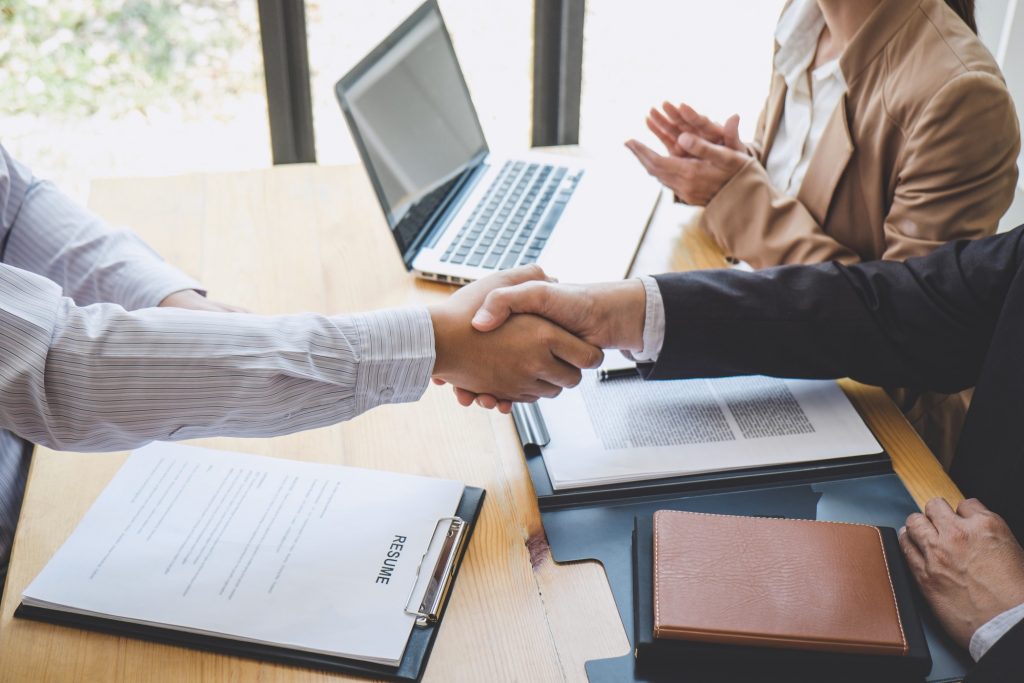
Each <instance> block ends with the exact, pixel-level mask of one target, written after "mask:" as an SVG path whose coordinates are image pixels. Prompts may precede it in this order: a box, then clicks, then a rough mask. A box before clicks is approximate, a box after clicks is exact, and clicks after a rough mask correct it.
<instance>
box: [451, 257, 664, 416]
mask: <svg viewBox="0 0 1024 683" xmlns="http://www.w3.org/2000/svg"><path fill="white" fill-rule="evenodd" d="M645 304H646V294H645V293H644V288H643V285H642V284H641V283H640V281H639V280H627V281H624V282H615V283H608V284H599V285H586V286H584V285H562V284H555V283H553V282H550V281H548V280H547V279H546V278H545V277H544V275H543V271H541V270H540V268H537V267H526V268H517V269H515V270H511V271H507V272H505V273H499V274H497V275H492V276H490V277H487V278H484V279H483V280H480V281H478V282H476V283H474V284H472V285H468V286H466V287H464V288H463V289H462V290H460V291H459V292H457V293H455V294H454V295H452V297H451V299H449V300H448V301H447V302H446V303H445V304H444V305H443V306H439V307H436V308H435V309H431V315H432V316H433V317H434V326H435V337H436V338H437V340H438V341H437V365H436V366H435V368H434V381H435V382H436V383H438V384H443V383H446V382H447V383H450V384H452V385H453V387H454V388H455V395H456V397H457V399H458V401H459V403H461V404H462V405H464V406H468V405H470V404H472V403H473V402H476V403H478V404H479V405H481V406H483V407H485V408H497V409H499V410H500V411H502V412H504V413H507V412H509V411H510V410H511V409H512V402H513V401H535V400H537V398H540V397H545V398H548V397H553V396H556V395H558V393H559V392H560V391H561V390H562V388H568V387H574V386H576V385H577V384H579V382H580V379H581V373H580V369H582V368H594V367H597V366H598V365H600V364H601V361H602V360H603V357H604V356H603V353H602V352H601V349H622V350H632V351H639V350H640V349H641V348H642V346H643V326H644V315H645V308H644V306H645ZM448 307H450V308H451V309H452V311H451V312H450V313H444V314H442V311H441V310H440V309H442V308H448ZM470 321H472V326H470V325H469V324H468V323H469V322H470ZM449 322H450V325H449V324H448V323H449ZM449 335H451V336H452V341H451V342H449V341H446V339H447V338H448V337H449ZM448 343H451V344H452V345H453V348H456V349H458V351H457V352H456V353H457V361H458V362H457V363H456V364H457V365H460V366H461V367H460V368H459V369H452V368H451V362H452V361H451V359H450V356H451V353H452V351H451V349H445V348H443V347H444V346H446V345H447V344H448Z"/></svg>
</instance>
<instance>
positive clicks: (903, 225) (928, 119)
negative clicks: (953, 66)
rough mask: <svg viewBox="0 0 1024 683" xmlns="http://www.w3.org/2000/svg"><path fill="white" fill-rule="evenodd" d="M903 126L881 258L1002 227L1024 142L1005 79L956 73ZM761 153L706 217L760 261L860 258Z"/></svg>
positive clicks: (730, 246)
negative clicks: (784, 187)
mask: <svg viewBox="0 0 1024 683" xmlns="http://www.w3.org/2000/svg"><path fill="white" fill-rule="evenodd" d="M759 125H763V124H759ZM903 133H904V135H905V136H906V140H905V142H904V143H903V148H902V153H901V155H900V157H899V158H898V159H897V161H896V168H895V170H894V171H893V174H894V179H893V184H894V189H893V196H892V203H891V204H890V205H889V207H888V212H887V213H886V215H885V217H884V220H883V221H882V230H883V231H884V234H885V245H886V247H885V250H884V251H883V253H882V258H886V259H893V260H902V259H906V258H909V257H911V256H921V255H924V254H927V253H929V252H931V251H932V250H934V249H935V248H936V247H938V246H939V245H940V244H943V243H945V242H948V241H951V240H954V239H961V238H977V237H982V236H985V235H990V234H992V233H994V232H995V230H996V226H997V225H998V223H999V219H1000V218H1001V217H1002V215H1003V213H1004V212H1005V211H1006V209H1007V208H1008V207H1009V205H1010V202H1011V201H1012V200H1013V196H1014V187H1015V183H1016V179H1017V153H1018V152H1019V150H1020V133H1019V131H1018V126H1017V115H1016V112H1015V110H1014V107H1013V101H1012V100H1011V99H1010V96H1009V93H1008V92H1007V90H1006V86H1005V85H1004V84H1003V82H1002V81H1001V80H999V78H998V77H997V76H994V75H992V74H986V73H980V72H967V73H965V74H963V75H961V76H958V77H957V78H955V79H953V80H952V81H950V82H949V84H947V85H946V86H945V87H943V88H942V89H941V90H940V91H939V92H938V93H936V94H935V95H934V96H933V97H932V98H931V100H930V101H929V102H928V104H927V106H926V107H925V108H924V111H923V112H922V113H921V114H920V116H918V117H917V118H916V119H915V125H914V128H913V130H908V131H903ZM754 151H757V152H759V153H760V156H759V157H758V158H757V159H751V160H750V161H749V162H747V164H746V165H745V166H744V167H743V168H742V169H741V170H740V171H739V172H737V173H736V175H735V176H733V177H732V178H731V179H730V180H729V182H728V183H726V185H725V186H724V187H723V188H722V189H721V190H720V191H719V193H718V194H717V195H715V197H714V198H713V199H712V200H711V202H709V203H708V206H707V208H706V210H705V212H704V224H705V225H706V226H707V228H708V230H709V231H710V232H711V233H712V234H713V235H714V236H715V238H716V239H717V240H718V241H719V243H720V244H722V245H723V247H725V248H726V249H727V250H728V251H729V252H730V253H731V254H732V255H733V256H735V257H737V258H740V259H743V260H744V261H748V262H749V263H750V264H752V265H753V266H755V267H757V268H764V267H768V266H773V265H780V264H795V263H820V262H824V261H840V262H843V263H856V262H857V261H860V260H861V256H860V255H858V254H857V253H855V252H854V251H853V250H851V249H850V248H849V247H847V246H845V245H843V244H841V243H839V242H837V241H836V240H835V239H834V238H832V237H831V236H830V235H829V234H828V233H826V232H825V231H824V230H823V229H822V226H821V225H819V224H818V222H817V220H816V219H815V218H814V216H813V215H812V214H811V212H810V211H808V209H807V208H806V207H805V206H804V205H803V204H802V203H801V202H800V200H799V199H798V198H796V197H791V196H789V195H787V194H785V193H783V192H781V191H779V190H778V189H776V188H775V187H774V186H773V185H772V184H771V180H770V179H769V178H768V173H767V171H765V167H764V163H765V160H766V159H765V158H764V155H763V152H762V151H761V148H760V147H755V148H754ZM847 172H849V169H847ZM878 172H879V173H881V169H878Z"/></svg>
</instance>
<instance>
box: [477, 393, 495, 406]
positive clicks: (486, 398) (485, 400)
mask: <svg viewBox="0 0 1024 683" xmlns="http://www.w3.org/2000/svg"><path fill="white" fill-rule="evenodd" d="M476 404H477V405H478V406H480V407H481V408H486V409H487V410H492V409H494V408H497V407H498V399H496V398H494V397H493V396H491V395H490V394H480V395H479V396H477V397H476Z"/></svg>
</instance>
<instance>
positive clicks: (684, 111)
mask: <svg viewBox="0 0 1024 683" xmlns="http://www.w3.org/2000/svg"><path fill="white" fill-rule="evenodd" d="M679 115H680V117H681V118H682V120H683V121H685V122H686V123H688V124H690V125H691V126H693V128H695V129H696V131H697V133H699V134H700V135H701V136H702V137H703V138H705V139H707V140H710V141H712V142H716V143H717V142H720V141H721V140H722V138H723V137H724V135H725V131H724V130H723V129H722V127H721V126H720V125H718V124H717V123H715V122H714V121H712V120H711V119H709V118H708V117H706V116H704V115H703V114H699V113H697V111H696V110H695V109H694V108H693V107H691V106H690V105H688V104H685V103H680V104H679Z"/></svg>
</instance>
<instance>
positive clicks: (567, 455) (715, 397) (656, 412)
mask: <svg viewBox="0 0 1024 683" xmlns="http://www.w3.org/2000/svg"><path fill="white" fill-rule="evenodd" d="M538 405H539V406H540V412H541V415H542V417H543V418H544V423H545V426H546V427H547V431H548V435H549V436H550V439H551V440H550V442H549V443H548V445H547V446H545V447H544V462H545V464H546V466H547V469H548V473H549V475H550V476H551V480H552V486H553V487H554V488H555V489H556V490H557V489H568V488H575V487H581V486H595V485H600V484H611V483H621V482H627V481H639V480H643V479H657V478H662V477H670V476H680V475H686V474H698V473H702V472H714V471H723V470H733V469H741V468H747V467H760V466H766V465H778V464H784V463H793V462H802V461H810V460H826V459H831V458H843V457H850V456H855V455H868V454H874V453H880V452H881V451H882V448H881V446H879V444H878V442H877V441H876V440H875V438H874V436H873V435H872V434H871V431H870V430H869V429H868V428H867V426H866V425H865V424H864V421H863V420H861V418H860V416H859V415H858V414H857V411H856V410H855V409H854V408H853V406H852V405H851V404H850V401H849V399H847V398H846V395H845V394H844V393H843V391H842V389H840V387H839V385H838V384H836V383H835V382H833V381H830V380H829V381H816V380H791V379H775V378H772V377H761V376H754V377H728V378H723V379H696V380H674V381H656V382H648V381H644V380H642V379H640V377H639V376H626V377H621V376H620V377H616V378H614V379H607V380H605V381H601V380H600V379H598V374H597V372H596V371H585V372H584V376H583V381H582V382H581V383H580V385H579V387H577V389H576V390H574V391H565V392H562V394H561V395H560V396H559V397H558V398H556V399H554V400H551V401H542V402H540V403H539V404H538Z"/></svg>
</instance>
